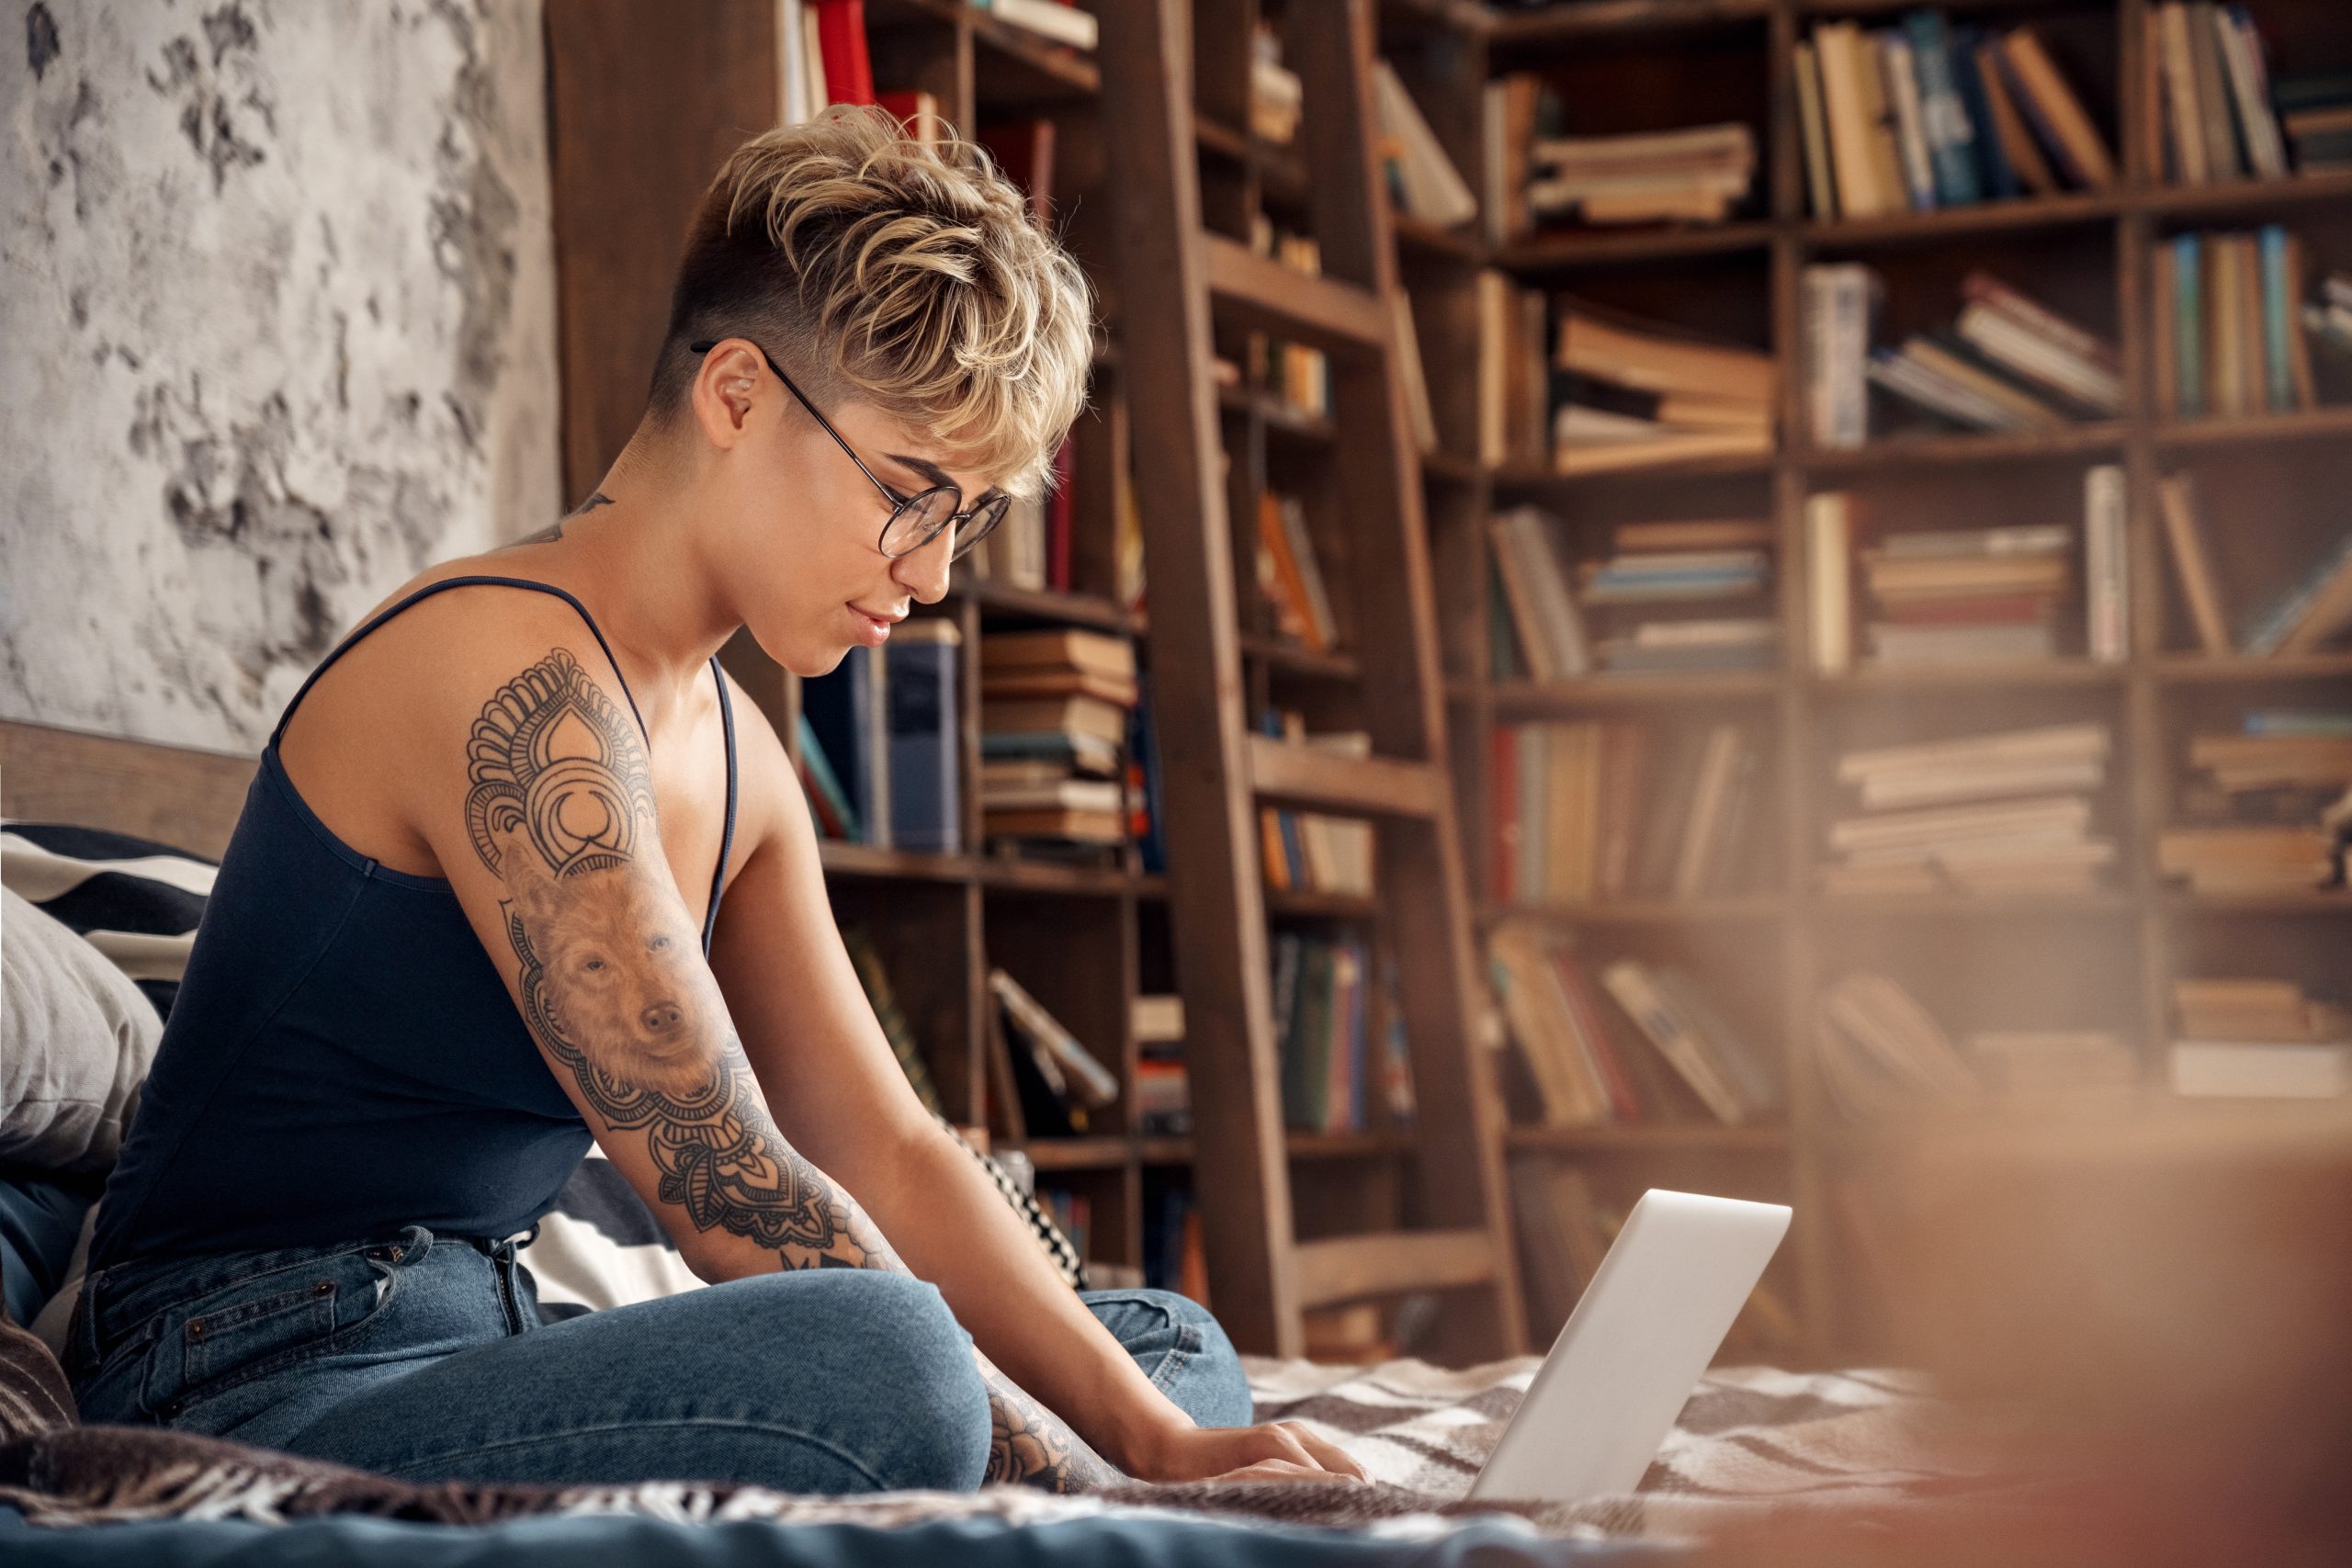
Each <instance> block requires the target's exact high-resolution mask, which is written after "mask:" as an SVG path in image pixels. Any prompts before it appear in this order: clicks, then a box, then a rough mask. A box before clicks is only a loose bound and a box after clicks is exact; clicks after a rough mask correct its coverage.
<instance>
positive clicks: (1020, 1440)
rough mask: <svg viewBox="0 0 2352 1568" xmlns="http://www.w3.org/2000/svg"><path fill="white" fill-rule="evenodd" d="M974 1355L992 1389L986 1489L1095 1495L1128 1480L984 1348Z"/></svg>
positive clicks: (974, 1348) (990, 1393)
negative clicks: (1025, 1488) (1018, 1487)
mask: <svg viewBox="0 0 2352 1568" xmlns="http://www.w3.org/2000/svg"><path fill="white" fill-rule="evenodd" d="M972 1355H973V1357H974V1358H975V1359H978V1362H979V1363H980V1380H981V1381H982V1382H985V1383H987V1384H988V1388H989V1426H990V1432H989V1467H988V1469H987V1471H986V1472H983V1474H982V1476H981V1480H982V1482H983V1483H985V1484H987V1485H990V1486H1005V1485H1012V1484H1016V1483H1017V1484H1020V1485H1023V1486H1035V1487H1037V1488H1039V1489H1041V1490H1043V1491H1046V1492H1091V1491H1092V1490H1094V1489H1095V1488H1096V1487H1098V1486H1110V1485H1114V1484H1116V1483H1119V1482H1121V1481H1124V1480H1125V1479H1126V1477H1125V1476H1124V1475H1121V1474H1120V1473H1119V1472H1118V1469H1117V1468H1116V1467H1115V1466H1114V1465H1113V1464H1112V1463H1111V1461H1108V1460H1106V1459H1104V1458H1103V1456H1102V1455H1101V1454H1098V1453H1096V1452H1095V1451H1094V1450H1092V1449H1091V1448H1088V1447H1087V1446H1086V1443H1085V1441H1084V1440H1083V1439H1082V1438H1080V1437H1079V1435H1078V1434H1077V1433H1075V1432H1073V1431H1071V1430H1070V1429H1069V1427H1068V1426H1067V1425H1066V1424H1064V1423H1063V1421H1062V1419H1061V1417H1059V1416H1056V1415H1055V1414H1054V1413H1053V1412H1052V1411H1050V1410H1048V1409H1046V1407H1045V1406H1044V1405H1042V1404H1038V1403H1037V1402H1036V1401H1035V1400H1034V1399H1032V1398H1030V1397H1029V1396H1028V1395H1027V1394H1025V1393H1022V1392H1021V1390H1020V1389H1019V1388H1017V1387H1016V1386H1014V1384H1013V1382H1012V1379H1011V1378H1008V1377H1006V1376H1005V1375H1004V1374H1003V1373H1002V1372H1001V1371H998V1370H997V1366H996V1363H995V1362H993V1361H991V1360H989V1359H988V1357H987V1356H985V1355H983V1354H981V1352H980V1349H979V1348H978V1346H975V1347H973V1348H972Z"/></svg>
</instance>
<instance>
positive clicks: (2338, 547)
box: [2156, 471, 2352, 659]
mask: <svg viewBox="0 0 2352 1568" xmlns="http://www.w3.org/2000/svg"><path fill="white" fill-rule="evenodd" d="M2156 502H2157V512H2158V513H2159V514H2160V515H2161V516H2162V517H2163V519H2164V525H2165V545H2166V546H2167V547H2169V548H2170V550H2171V552H2172V563H2173V570H2174V572H2175V574H2176V575H2177V580H2178V581H2179V584H2180V594H2181V598H2182V599H2183V601H2185V602H2186V603H2187V604H2188V616H2189V621H2190V624H2191V625H2192V626H2194V627H2195V628H2196V631H2197V641H2198V646H2199V648H2200V649H2203V650H2204V651H2205V652H2206V653H2209V654H2211V655H2213V656H2214V657H2215V658H2221V659H2226V658H2229V657H2230V656H2231V655H2233V654H2234V653H2243V654H2245V655H2247V656H2248V657H2251V658H2256V659H2271V658H2277V657H2279V656H2281V655H2289V656H2291V655H2296V654H2306V653H2314V652H2317V651H2318V650H2319V649H2321V648H2323V647H2324V646H2325V645H2326V644H2328V643H2329V642H2330V641H2332V640H2334V639H2335V638H2336V637H2339V636H2341V635H2342V634H2343V632H2344V631H2345V629H2346V627H2347V626H2352V532H2346V534H2345V535H2344V536H2343V537H2342V538H2340V539H2338V540H2336V541H2335V543H2334V544H2333V545H2331V546H2330V547H2328V548H2326V549H2325V550H2324V551H2322V552H2321V554H2320V557H2319V558H2318V560H2317V562H2316V563H2315V564H2314V565H2313V566H2312V569H2311V570H2310V571H2309V572H2307V573H2306V574H2304V575H2303V576H2302V577H2301V578H2300V579H2298V580H2297V581H2294V582H2293V583H2291V584H2290V585H2289V587H2288V588H2287V589H2286V591H2285V592H2281V593H2280V594H2278V596H2277V597H2276V598H2275V599H2273V600H2272V601H2271V602H2270V603H2269V604H2266V605H2265V606H2263V607H2262V609H2261V610H2260V611H2259V612H2258V613H2256V615H2254V616H2253V617H2252V618H2251V619H2250V620H2248V621H2247V622H2246V623H2245V627H2244V629H2243V630H2242V631H2240V632H2238V633H2236V634H2234V635H2233V633H2232V631H2231V629H2230V623H2229V616H2228V615H2227V613H2226V612H2225V611H2224V609H2223V607H2222V595H2221V590H2220V587H2219V585H2218V583H2217V581H2216V580H2215V578H2214V575H2213V563H2212V558H2211V553H2210V552H2209V550H2208V548H2207V546H2206V535H2205V526H2204V521H2203V518H2202V515H2201V509H2200V507H2199V503H2198V489H2197V483H2196V479H2195V477H2194V476H2193V475H2192V474H2190V473H2188V472H2185V471H2184V472H2181V473H2177V474H2167V475H2165V477H2164V478H2163V479H2160V480H2159V481H2157V484H2156Z"/></svg>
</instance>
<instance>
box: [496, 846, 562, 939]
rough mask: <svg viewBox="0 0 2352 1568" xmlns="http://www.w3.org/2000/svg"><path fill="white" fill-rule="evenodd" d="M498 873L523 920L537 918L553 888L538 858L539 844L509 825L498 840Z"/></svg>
mask: <svg viewBox="0 0 2352 1568" xmlns="http://www.w3.org/2000/svg"><path fill="white" fill-rule="evenodd" d="M498 874H499V876H500V878H501V879H502V880H503V881H504V882H505V884H506V896H507V897H510V898H512V899H514V900H515V907H516V908H519V909H521V910H522V911H523V918H524V919H525V920H526V921H530V920H536V919H537V918H538V916H539V915H540V913H541V912H542V911H544V910H545V909H546V908H547V904H548V896H549V895H550V894H552V893H553V892H554V891H555V878H554V877H553V876H552V875H550V874H548V868H547V863H546V862H545V861H543V860H541V859H540V858H539V847H538V846H537V844H535V843H533V842H532V841H531V835H530V834H528V833H526V832H525V831H524V830H523V829H520V828H509V829H506V831H505V832H504V833H503V834H501V835H500V836H499V840H498Z"/></svg>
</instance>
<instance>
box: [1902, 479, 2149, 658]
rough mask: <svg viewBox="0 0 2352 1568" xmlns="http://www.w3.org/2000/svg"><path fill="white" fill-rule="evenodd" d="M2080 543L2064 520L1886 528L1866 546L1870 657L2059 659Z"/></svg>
mask: <svg viewBox="0 0 2352 1568" xmlns="http://www.w3.org/2000/svg"><path fill="white" fill-rule="evenodd" d="M2114 471H2115V472H2117V473H2118V474H2120V473H2121V471H2122V470H2121V469H2120V468H2119V469H2116V470H2114ZM2074 547H2075V536H2074V530H2073V529H2071V528H2068V527H2067V526H2065V525H2064V524H2040V525H2034V524H2028V525H2018V526H2012V527H2003V528H1958V529H1939V530H1927V531H1922V532H1919V533H1914V534H1890V535H1888V536H1886V537H1885V538H1884V539H1883V540H1882V541H1881V542H1880V544H1879V546H1878V547H1877V548H1876V549H1868V550H1864V551H1862V552H1861V568H1862V581H1863V583H1864V585H1865V586H1866V587H1867V589H1868V591H1869V593H1870V596H1871V600H1872V601H1873V603H1874V607H1875V608H1876V610H1877V612H1878V617H1879V618H1878V619H1877V620H1875V621H1872V622H1871V624H1870V626H1869V627H1868V630H1869V632H1870V638H1871V654H1872V656H1873V657H1874V658H1875V659H1876V660H1877V661H1878V662H1879V663H1881V664H1883V665H1887V666H1891V667H1896V668H1900V667H1903V666H1906V665H1914V664H1949V663H1953V662H1957V661H1962V660H1991V659H2049V658H2052V657H2054V656H2055V655H2056V653H2057V651H2058V646H2057V640H2056V630H2057V620H2058V606H2059V602H2060V600H2061V599H2062V598H2064V595H2065V592H2066V588H2067V584H2068V581H2070V579H2071V578H2072V576H2073V570H2072V559H2073V555H2074Z"/></svg>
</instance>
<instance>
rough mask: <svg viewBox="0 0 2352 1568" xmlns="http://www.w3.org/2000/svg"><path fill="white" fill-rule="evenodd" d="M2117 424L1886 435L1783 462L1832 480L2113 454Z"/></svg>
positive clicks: (1807, 449) (2120, 429) (2119, 440)
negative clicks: (2023, 431)
mask: <svg viewBox="0 0 2352 1568" xmlns="http://www.w3.org/2000/svg"><path fill="white" fill-rule="evenodd" d="M2125 435H2126V432H2125V428H2124V426H2122V425H2121V424H2119V423H2110V422H2104V421H2102V422H2100V423H2094V424H2079V425H2075V426H2074V427H2072V428H2070V429H2066V430H2053V431H2049V432H2046V433H2042V434H2028V435H1989V434H1988V435H1968V434H1952V435H1942V434H1938V435H1892V436H1888V437H1886V438H1885V439H1883V440H1879V441H1873V442H1871V444H1870V445H1869V446H1856V447H1851V448H1848V449H1844V450H1840V449H1838V448H1835V447H1826V446H1804V447H1799V448H1797V449H1795V450H1793V451H1792V452H1791V453H1790V455H1789V462H1790V464H1791V466H1792V467H1793V468H1799V469H1801V470H1803V471H1804V472H1805V473H1806V474H1807V475H1817V476H1820V477H1822V478H1834V477H1837V476H1839V475H1844V474H1867V473H1873V472H1878V471H1882V470H1900V469H1905V468H1911V467H1912V466H1914V465H1926V464H1935V465H1938V466H1943V467H1956V466H1959V465H1962V464H1970V463H1979V464H1990V463H2014V462H2018V461H2021V460H2027V459H2031V458H2036V457H2077V456H2083V457H2087V456H2091V455H2093V454H2098V453H2105V452H2113V451H2117V450H2119V449H2120V448H2121V447H2122V446H2123V443H2124V440H2125Z"/></svg>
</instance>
